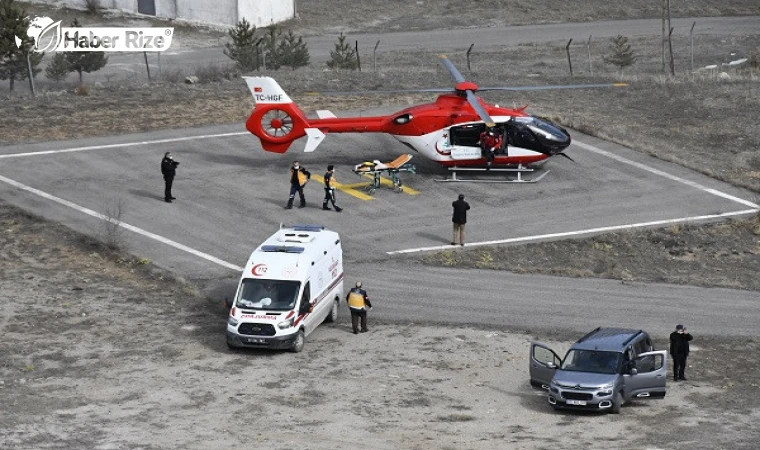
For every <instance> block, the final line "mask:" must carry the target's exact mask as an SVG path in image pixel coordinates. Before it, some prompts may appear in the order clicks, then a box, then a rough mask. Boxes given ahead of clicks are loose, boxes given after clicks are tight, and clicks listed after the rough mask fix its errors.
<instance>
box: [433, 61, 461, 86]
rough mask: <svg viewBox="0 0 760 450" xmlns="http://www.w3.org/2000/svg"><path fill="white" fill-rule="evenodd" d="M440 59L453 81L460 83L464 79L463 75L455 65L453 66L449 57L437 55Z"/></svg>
mask: <svg viewBox="0 0 760 450" xmlns="http://www.w3.org/2000/svg"><path fill="white" fill-rule="evenodd" d="M438 57H439V58H440V59H441V63H442V64H443V67H445V68H446V70H448V71H449V73H450V74H451V77H452V78H454V81H456V82H457V83H462V82H463V81H465V80H464V77H463V76H462V74H461V73H460V72H459V70H457V68H456V67H454V63H452V62H451V61H449V58H447V57H446V55H439V56H438Z"/></svg>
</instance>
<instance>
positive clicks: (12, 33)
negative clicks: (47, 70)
mask: <svg viewBox="0 0 760 450" xmlns="http://www.w3.org/2000/svg"><path fill="white" fill-rule="evenodd" d="M28 29H29V17H27V15H26V12H25V11H24V10H23V9H21V7H19V6H17V5H16V4H15V2H14V0H0V80H10V90H11V92H13V88H14V85H15V81H16V80H24V79H26V78H28V77H29V63H28V62H27V55H29V62H30V63H31V66H32V74H31V75H32V77H34V76H36V75H37V74H38V73H40V71H41V70H42V69H38V68H37V66H39V65H40V62H42V57H43V56H44V53H32V46H33V45H34V42H33V41H32V39H30V38H29V36H27V34H26V32H27V30H28ZM16 37H18V38H19V39H21V47H20V48H19V46H17V45H16Z"/></svg>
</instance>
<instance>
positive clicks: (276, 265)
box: [227, 225, 343, 352]
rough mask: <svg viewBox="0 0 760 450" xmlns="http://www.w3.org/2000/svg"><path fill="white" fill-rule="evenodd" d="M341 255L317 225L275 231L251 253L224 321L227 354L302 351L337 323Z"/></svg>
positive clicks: (333, 236) (333, 238)
mask: <svg viewBox="0 0 760 450" xmlns="http://www.w3.org/2000/svg"><path fill="white" fill-rule="evenodd" d="M341 298H343V251H342V248H341V242H340V236H339V235H338V233H336V232H334V231H330V230H326V229H325V228H324V227H322V226H319V225H293V226H291V227H285V228H281V229H280V230H279V231H277V232H276V233H275V234H273V235H272V236H271V237H269V238H268V239H267V240H266V241H264V243H263V244H261V245H260V246H259V247H258V248H256V250H254V251H253V253H251V257H250V258H249V259H248V262H247V263H246V265H245V270H244V271H243V275H242V276H241V278H240V284H239V285H238V288H237V292H236V294H235V298H234V301H233V302H232V304H231V308H230V315H229V317H228V319H227V345H228V346H229V347H230V348H241V347H250V348H271V349H289V350H291V351H294V352H300V351H301V350H303V346H304V343H305V342H306V337H307V336H308V335H309V334H311V332H312V331H314V329H315V328H316V327H317V326H318V325H319V324H321V323H322V322H324V321H327V322H333V321H335V320H336V319H337V318H338V309H339V305H340V300H341Z"/></svg>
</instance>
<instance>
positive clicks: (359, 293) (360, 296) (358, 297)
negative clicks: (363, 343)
mask: <svg viewBox="0 0 760 450" xmlns="http://www.w3.org/2000/svg"><path fill="white" fill-rule="evenodd" d="M346 301H347V302H348V309H350V310H351V327H352V328H353V330H354V334H358V333H359V321H361V326H362V328H361V330H362V333H366V332H367V308H369V309H372V303H370V301H369V297H368V296H367V291H365V290H364V289H362V282H361V281H357V282H356V287H354V288H351V290H350V291H348V295H346Z"/></svg>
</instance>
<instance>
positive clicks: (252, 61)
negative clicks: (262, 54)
mask: <svg viewBox="0 0 760 450" xmlns="http://www.w3.org/2000/svg"><path fill="white" fill-rule="evenodd" d="M227 34H228V35H229V36H230V39H232V42H228V43H226V44H224V47H225V49H224V54H225V55H227V57H229V58H230V59H231V60H233V61H235V64H236V65H237V67H238V69H240V71H241V72H250V71H253V70H259V66H260V62H259V51H258V46H259V44H260V43H261V39H257V38H256V27H255V26H253V25H251V24H250V23H249V22H248V21H247V20H246V19H243V20H241V21H240V22H238V23H237V25H235V27H234V28H230V29H229V30H228V31H227Z"/></svg>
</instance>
